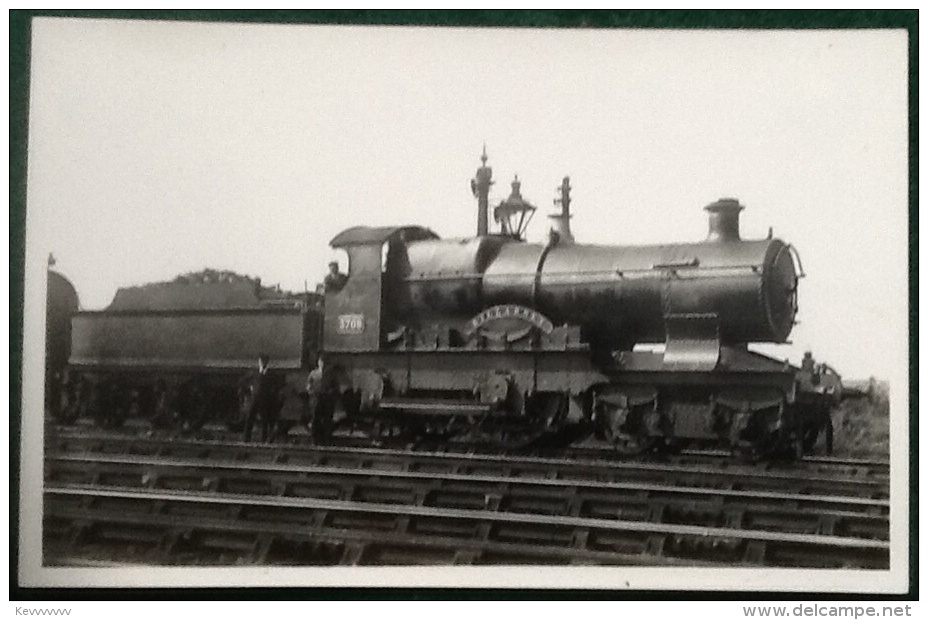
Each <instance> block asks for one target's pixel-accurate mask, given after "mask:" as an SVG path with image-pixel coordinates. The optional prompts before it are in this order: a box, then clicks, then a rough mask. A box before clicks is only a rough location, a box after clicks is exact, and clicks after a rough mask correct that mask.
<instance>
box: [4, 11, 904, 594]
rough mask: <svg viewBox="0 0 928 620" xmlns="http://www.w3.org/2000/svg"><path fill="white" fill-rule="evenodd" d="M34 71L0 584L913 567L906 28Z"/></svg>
mask: <svg viewBox="0 0 928 620" xmlns="http://www.w3.org/2000/svg"><path fill="white" fill-rule="evenodd" d="M29 63H30V65H29V66H30V69H29V75H28V80H29V87H28V88H29V104H28V147H27V156H28V157H27V159H28V166H27V171H26V179H25V195H26V216H25V217H26V221H25V268H24V281H25V284H24V311H23V322H24V327H23V334H24V336H23V339H24V341H23V392H22V407H21V411H20V418H19V424H20V429H21V447H20V452H19V453H20V456H21V463H20V470H19V489H18V493H19V523H18V526H19V532H18V537H19V567H18V571H19V574H18V578H19V583H20V585H21V586H24V587H48V588H60V587H86V588H95V587H99V588H102V587H105V588H113V587H117V588H118V587H136V588H138V587H143V588H147V587H189V586H190V585H199V586H203V587H268V586H273V587H287V586H303V587H386V586H393V587H413V588H418V587H444V588H457V587H476V588H552V589H564V588H569V589H600V590H635V591H648V590H674V591H680V590H704V591H719V590H721V591H731V592H738V591H788V592H826V593H827V592H831V593H834V592H838V593H853V594H886V595H889V594H894V593H902V592H906V591H908V588H909V587H910V585H909V572H910V567H909V559H910V555H909V549H910V545H911V544H914V543H913V542H912V541H910V539H909V537H910V529H909V516H910V515H909V499H910V497H909V495H910V483H909V467H910V454H911V450H912V448H911V446H910V445H909V443H910V433H909V425H910V418H909V416H910V406H909V394H910V391H909V381H910V378H909V343H910V334H909V277H910V275H909V267H908V265H909V232H908V228H909V174H908V170H909V156H910V153H909V82H908V80H909V33H908V32H907V31H906V29H905V28H898V29H891V28H885V29H884V28H873V29H846V30H842V29H806V30H794V29H775V30H774V29H770V30H765V29H711V28H710V29H689V30H687V29H654V28H651V29H642V28H637V29H636V28H609V29H600V28H571V29H559V28H503V27H496V28H480V27H473V28H471V27H467V28H465V27H423V26H418V27H415V26H386V25H335V24H310V23H258V22H256V21H252V22H247V21H245V22H235V21H194V20H192V19H191V20H186V19H184V20H158V19H131V18H129V19H114V18H95V17H93V16H90V17H35V18H34V19H33V20H32V22H31V47H30V60H29ZM43 343H44V346H43ZM11 440H12V441H19V438H17V437H15V436H14V437H11Z"/></svg>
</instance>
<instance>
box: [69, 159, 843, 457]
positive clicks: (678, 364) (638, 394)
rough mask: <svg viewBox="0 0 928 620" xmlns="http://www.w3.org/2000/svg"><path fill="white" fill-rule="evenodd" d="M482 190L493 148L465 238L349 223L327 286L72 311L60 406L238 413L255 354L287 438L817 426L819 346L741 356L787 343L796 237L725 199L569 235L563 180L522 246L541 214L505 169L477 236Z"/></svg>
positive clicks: (801, 440)
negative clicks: (694, 238) (616, 232)
mask: <svg viewBox="0 0 928 620" xmlns="http://www.w3.org/2000/svg"><path fill="white" fill-rule="evenodd" d="M492 182H493V181H492V169H491V168H490V167H488V166H487V165H486V153H485V152H484V154H483V157H482V163H481V166H480V167H479V169H478V170H477V173H476V176H475V178H474V179H473V180H472V182H471V185H472V190H473V193H474V195H475V197H476V198H477V203H478V217H477V235H476V236H474V237H469V238H465V239H451V240H448V239H441V238H439V236H438V235H437V234H436V233H434V232H433V231H431V230H429V229H427V228H424V227H420V226H396V227H363V226H359V227H354V228H349V229H347V230H345V231H343V232H341V233H340V234H338V235H337V236H336V237H335V238H334V239H332V241H331V243H330V245H331V246H332V247H333V248H336V249H339V250H344V251H345V252H346V253H347V255H348V259H349V269H348V273H347V274H345V275H343V276H342V277H341V278H339V279H338V281H337V282H336V281H333V282H328V281H327V286H326V287H325V289H324V290H323V291H321V292H320V293H318V294H317V293H304V294H288V293H282V292H280V291H277V290H274V289H268V288H267V287H262V286H261V284H260V281H256V280H251V279H247V278H246V279H241V278H238V277H231V276H229V275H228V274H226V276H225V277H223V276H222V274H219V275H217V274H216V273H215V272H210V273H204V274H199V275H198V276H197V277H188V278H187V279H186V280H179V281H175V282H171V283H161V284H157V285H149V286H147V287H139V288H136V289H120V291H119V292H117V295H116V298H115V299H114V301H113V303H112V304H111V305H110V307H109V308H108V309H106V310H104V311H102V312H77V313H76V314H74V315H73V317H72V321H71V325H70V329H71V340H70V349H71V350H70V359H69V362H68V364H67V365H66V366H65V367H64V369H63V370H62V371H61V375H62V380H61V382H60V383H61V388H60V389H59V390H58V391H59V392H60V394H61V397H60V399H59V401H60V402H59V406H58V407H56V409H57V410H58V415H59V416H61V417H62V418H64V419H74V418H76V417H79V416H89V417H95V418H96V419H97V420H98V422H99V423H103V424H118V423H120V422H121V421H122V420H124V419H125V418H127V417H141V418H148V419H150V420H152V421H153V423H160V424H167V425H178V424H180V425H183V426H184V427H185V428H197V427H199V426H201V425H202V424H204V423H205V422H207V421H210V420H216V419H219V420H222V421H225V422H227V423H229V424H230V425H232V426H234V425H235V423H236V421H240V420H241V418H242V412H243V411H244V410H245V409H247V407H248V402H247V398H248V390H247V388H245V389H243V387H242V385H241V381H240V379H241V376H242V374H243V373H244V372H246V371H247V370H248V369H249V368H251V367H252V366H253V364H254V360H255V359H256V358H257V357H258V355H259V354H265V355H268V356H269V357H270V358H271V360H272V362H271V363H272V368H273V369H274V371H275V373H276V374H275V376H276V377H277V378H278V387H279V390H278V393H279V395H280V396H279V401H278V405H279V406H278V409H279V411H277V412H276V416H275V417H276V419H277V422H278V427H279V430H282V431H286V430H287V429H288V428H290V427H291V426H293V425H297V424H299V425H306V426H307V427H309V428H310V429H311V432H312V435H313V436H314V437H315V438H316V440H317V441H325V440H326V439H327V438H329V437H332V436H333V434H338V433H340V432H345V431H349V432H352V433H357V432H363V433H365V434H366V435H367V436H369V437H372V438H375V439H378V440H386V439H403V440H416V441H433V442H443V441H455V440H457V439H460V438H467V439H473V440H479V441H482V442H487V443H489V444H492V445H496V446H500V447H503V448H507V449H517V448H522V447H526V446H533V445H562V444H565V443H570V442H572V441H576V440H577V439H578V438H580V437H584V436H587V435H589V434H590V433H595V434H596V435H598V436H599V437H600V438H602V439H604V440H606V441H608V442H609V443H611V444H612V445H614V446H615V449H616V450H618V451H620V452H623V453H632V454H634V453H640V452H643V451H651V450H663V449H670V448H676V447H680V446H697V445H698V446H710V447H724V448H728V449H732V450H735V451H739V452H746V453H749V454H753V455H771V454H774V453H780V452H784V451H788V452H791V453H802V452H803V451H808V450H810V449H812V447H813V446H814V445H815V443H816V440H817V439H818V436H819V435H820V434H821V433H823V432H824V433H825V434H827V435H828V436H829V437H830V408H831V406H832V405H833V404H834V402H835V399H836V398H838V396H837V394H838V393H839V389H838V388H836V387H835V385H838V386H839V385H840V381H838V383H837V384H835V383H833V382H829V381H824V382H823V381H822V380H821V379H822V373H823V372H825V367H823V366H820V365H816V364H815V363H814V361H812V360H811V358H808V359H807V360H804V363H803V365H802V366H801V367H797V366H792V365H790V364H788V363H786V362H783V361H780V360H777V359H774V358H771V357H768V356H765V355H761V354H759V353H756V352H753V351H751V350H749V349H748V344H749V343H781V342H784V341H785V340H786V338H787V337H788V335H789V333H790V331H791V329H792V326H793V324H794V320H795V316H796V312H797V289H798V281H799V279H800V278H801V277H802V275H803V273H802V269H801V263H800V262H799V258H798V254H797V253H796V251H795V249H794V248H793V247H792V246H790V245H789V244H787V243H785V242H783V241H781V240H779V239H774V238H767V239H762V240H742V239H741V238H740V234H739V217H740V212H741V211H742V209H743V206H742V205H741V204H739V203H738V201H737V200H735V199H729V198H725V199H721V200H719V201H717V202H715V203H713V204H711V205H709V206H707V207H706V208H705V210H706V211H707V212H708V214H709V217H708V219H709V234H708V237H707V238H706V239H705V240H704V241H701V242H696V243H683V244H668V245H652V246H603V245H589V244H581V243H577V242H576V241H575V240H574V238H573V235H572V233H571V231H570V225H569V224H570V217H571V214H570V201H571V200H570V189H571V188H570V185H569V178H565V179H564V181H563V183H562V184H561V186H560V187H559V198H558V199H557V200H556V201H555V202H556V203H557V204H558V205H559V206H560V211H559V212H558V213H555V214H554V215H551V216H549V217H551V219H552V220H553V222H552V227H551V230H550V234H549V237H548V240H547V241H546V242H545V243H529V242H527V241H525V240H524V233H525V229H526V227H527V225H528V222H529V221H530V220H531V219H532V216H533V215H534V213H535V211H536V207H534V206H533V205H531V204H529V203H528V202H527V201H526V200H525V199H524V198H523V197H522V195H521V188H520V183H519V181H518V179H516V180H515V181H514V182H513V184H512V193H511V195H510V196H509V197H508V198H507V199H506V200H504V201H502V202H501V203H500V204H499V205H497V206H496V207H495V208H494V209H493V218H494V221H495V222H496V223H497V224H498V230H497V231H495V232H492V233H491V232H490V231H489V215H490V204H489V188H490V185H491V184H492ZM642 345H663V346H662V347H661V346H656V347H655V346H652V347H650V348H648V347H647V346H642ZM828 443H829V447H830V441H829V442H828Z"/></svg>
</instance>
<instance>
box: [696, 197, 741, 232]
mask: <svg viewBox="0 0 928 620" xmlns="http://www.w3.org/2000/svg"><path fill="white" fill-rule="evenodd" d="M742 209H744V207H743V206H742V205H741V204H740V203H739V202H738V200H737V199H736V198H719V199H718V200H717V201H715V202H713V203H712V204H711V205H709V206H708V207H706V208H705V210H706V211H708V212H709V236H708V237H707V238H706V241H709V242H725V241H739V240H740V239H741V235H740V233H739V231H738V217H739V214H740V213H741V210H742Z"/></svg>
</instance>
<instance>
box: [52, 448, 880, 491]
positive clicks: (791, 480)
mask: <svg viewBox="0 0 928 620" xmlns="http://www.w3.org/2000/svg"><path fill="white" fill-rule="evenodd" d="M68 441H71V442H72V443H83V444H85V446H84V448H82V449H86V444H87V443H93V442H97V443H98V447H102V448H108V450H107V451H113V449H114V448H117V447H118V448H119V450H118V451H119V452H136V453H137V452H138V451H141V450H149V451H154V452H156V453H158V454H161V455H170V454H184V453H189V452H190V451H193V452H196V453H199V454H202V453H204V452H217V451H228V452H230V453H232V454H234V456H235V457H236V458H239V459H241V460H243V461H244V460H251V459H254V458H257V459H263V460H273V461H283V460H289V461H293V462H301V461H303V462H305V464H306V466H310V465H318V464H323V462H325V461H326V460H327V459H328V460H331V459H335V458H343V459H349V460H351V461H352V462H353V463H355V466H357V467H360V468H366V467H369V464H370V463H371V462H374V461H377V460H380V461H383V462H391V463H397V464H399V465H400V466H402V467H404V468H407V469H413V468H422V467H428V466H435V465H440V466H441V467H442V468H443V471H446V472H448V473H453V472H460V471H462V470H470V471H473V468H478V467H495V468H504V469H507V470H508V473H509V475H510V476H512V477H525V476H526V474H527V473H529V471H530V470H532V469H534V470H536V475H544V476H546V477H549V478H556V477H562V476H567V475H576V474H577V473H578V472H580V473H587V474H594V473H595V474H596V475H598V476H608V475H611V476H615V477H623V478H624V477H628V476H638V477H641V476H649V475H650V476H663V477H673V476H676V477H683V476H690V477H695V478H701V479H703V481H706V482H708V481H710V480H715V481H717V482H719V483H721V484H722V485H725V486H728V485H732V484H742V485H743V484H759V485H763V486H769V485H782V486H785V487H787V488H789V489H790V490H791V491H793V492H799V491H806V492H817V491H821V490H835V491H840V490H843V491H845V492H847V491H852V492H854V493H855V494H861V495H869V496H871V497H872V496H876V497H881V496H882V497H885V496H887V495H888V480H884V479H882V478H879V477H878V478H874V477H872V476H850V477H848V476H841V477H839V476H823V475H809V474H808V472H802V471H793V470H789V471H782V470H775V471H770V470H761V469H758V468H756V467H748V466H740V465H739V466H731V465H729V464H725V466H722V467H709V466H701V467H694V466H686V465H680V464H668V463H661V462H650V461H647V462H639V461H635V462H625V461H616V460H601V461H600V460H592V459H583V460H580V459H563V458H551V457H538V456H521V455H520V456H512V455H492V454H482V453H453V452H426V451H418V450H400V449H391V448H370V447H365V448H348V447H339V446H311V445H293V444H255V443H245V442H227V441H215V440H177V439H173V440H172V439H167V438H156V437H147V438H143V437H126V436H122V435H113V434H104V435H100V434H97V435H92V436H87V435H81V434H76V435H69V436H58V437H57V438H55V439H53V440H52V444H51V446H52V447H53V448H54V447H57V448H58V449H59V450H60V449H62V446H63V449H65V450H67V449H73V448H72V447H69V445H68ZM120 443H121V444H122V445H121V446H117V445H113V444H120ZM102 448H101V451H102Z"/></svg>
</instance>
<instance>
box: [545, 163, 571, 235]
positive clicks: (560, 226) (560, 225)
mask: <svg viewBox="0 0 928 620" xmlns="http://www.w3.org/2000/svg"><path fill="white" fill-rule="evenodd" d="M557 190H558V192H559V193H560V196H559V197H558V198H555V199H554V204H556V205H560V206H561V212H560V213H554V214H552V215H549V216H548V217H549V218H551V219H552V220H554V223H553V225H552V226H551V232H552V233H554V234H555V235H557V239H558V242H559V243H573V242H574V235H573V233H571V232H570V217H571V216H570V190H571V187H570V177H564V180H563V181H561V185H560V186H559V187H558V188H557Z"/></svg>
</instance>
